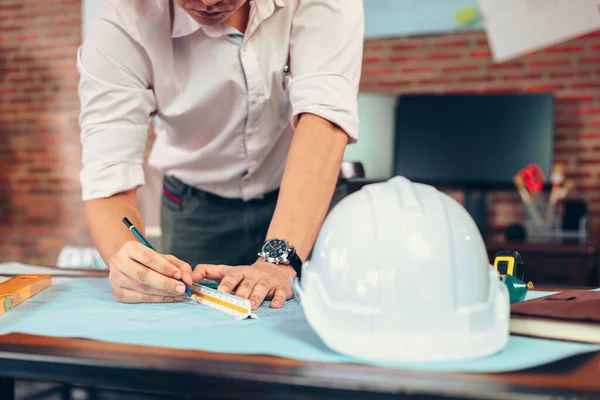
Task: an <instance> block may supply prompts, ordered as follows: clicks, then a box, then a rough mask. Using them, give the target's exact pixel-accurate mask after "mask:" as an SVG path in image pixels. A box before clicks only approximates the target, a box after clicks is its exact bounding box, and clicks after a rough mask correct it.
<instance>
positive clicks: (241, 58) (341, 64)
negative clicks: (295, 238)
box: [77, 0, 364, 200]
mask: <svg viewBox="0 0 600 400" xmlns="http://www.w3.org/2000/svg"><path fill="white" fill-rule="evenodd" d="M250 4H251V12H250V19H249V22H248V28H247V30H246V32H245V33H244V34H243V35H242V34H241V33H240V32H238V31H237V30H235V29H234V28H232V27H231V26H229V25H226V24H223V25H218V26H202V25H200V24H199V23H198V22H196V21H195V20H194V19H193V18H192V17H191V16H189V15H188V14H187V13H186V12H185V11H184V10H182V9H181V8H179V7H178V6H177V5H174V6H173V11H174V12H173V14H174V15H173V21H171V13H170V7H169V1H167V0H108V1H104V3H103V5H102V7H101V9H100V11H99V12H98V13H97V14H96V15H95V17H94V19H93V20H92V21H91V22H90V25H89V28H88V33H87V35H86V38H85V40H84V42H83V44H82V46H81V47H80V48H79V50H78V55H77V56H78V61H77V66H78V70H79V72H80V75H81V80H80V84H79V96H80V101H81V114H80V125H81V140H82V146H83V153H82V162H83V166H82V170H81V174H80V178H81V184H82V189H83V199H84V200H89V199H96V198H103V197H109V196H111V195H113V194H116V193H119V192H122V191H125V190H130V189H133V188H136V187H139V186H140V185H143V184H144V172H143V168H142V164H143V161H144V154H145V146H146V141H147V135H148V127H149V122H150V121H151V119H152V118H155V117H156V118H158V119H159V121H160V122H159V124H158V125H157V126H156V129H155V132H156V140H155V142H154V145H153V148H152V151H151V153H150V157H149V164H150V165H151V166H153V167H154V168H156V169H158V170H159V171H161V172H162V173H163V174H166V175H172V176H175V177H177V178H179V179H180V180H182V181H183V182H185V183H187V184H189V185H191V186H194V187H197V188H199V189H202V190H206V191H209V192H212V193H215V194H217V195H220V196H223V197H229V198H242V199H245V200H247V199H252V198H257V197H261V196H262V195H263V194H264V193H267V192H269V191H272V190H275V189H277V188H278V187H279V185H280V183H281V178H282V173H283V168H284V165H285V160H286V157H287V152H288V148H289V145H290V142H291V138H292V135H293V132H294V128H295V127H296V122H297V117H298V115H299V114H301V113H313V114H316V115H319V116H322V117H324V118H326V119H328V120H329V121H331V122H333V123H335V124H337V125H339V126H340V127H341V128H342V129H343V130H344V131H345V132H346V134H347V135H348V136H349V140H350V142H351V143H352V142H354V141H356V140H357V138H358V126H359V124H358V110H357V108H358V107H357V93H358V85H359V80H360V72H361V63H362V51H363V33H364V21H363V17H364V15H363V6H362V0H253V1H251V2H250ZM286 66H288V67H289V73H287V74H286V73H285V72H284V70H285V67H286Z"/></svg>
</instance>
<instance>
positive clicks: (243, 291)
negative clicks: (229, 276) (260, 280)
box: [235, 276, 256, 299]
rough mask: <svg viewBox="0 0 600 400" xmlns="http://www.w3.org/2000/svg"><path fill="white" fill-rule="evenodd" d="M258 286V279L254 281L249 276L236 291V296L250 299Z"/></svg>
mask: <svg viewBox="0 0 600 400" xmlns="http://www.w3.org/2000/svg"><path fill="white" fill-rule="evenodd" d="M255 285H256V279H252V278H251V277H249V276H245V277H243V279H242V281H241V282H240V284H239V286H238V287H237V289H235V295H236V296H239V297H243V298H244V299H248V298H250V295H251V294H252V292H253V290H254V286H255Z"/></svg>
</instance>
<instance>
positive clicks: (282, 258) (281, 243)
mask: <svg viewBox="0 0 600 400" xmlns="http://www.w3.org/2000/svg"><path fill="white" fill-rule="evenodd" d="M258 255H259V256H260V257H262V258H263V260H265V261H267V262H270V263H274V264H285V265H289V266H291V267H292V268H293V269H294V271H296V276H297V277H298V278H300V273H301V271H302V260H301V259H300V257H299V256H298V254H296V249H295V248H294V246H292V245H291V244H290V243H288V242H286V241H285V240H283V239H279V238H275V239H269V240H267V241H265V243H264V244H263V246H262V248H261V250H260V252H259V253H258Z"/></svg>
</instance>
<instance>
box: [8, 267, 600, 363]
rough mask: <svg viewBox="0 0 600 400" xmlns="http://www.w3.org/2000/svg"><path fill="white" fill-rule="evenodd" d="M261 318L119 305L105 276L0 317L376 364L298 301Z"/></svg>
mask: <svg viewBox="0 0 600 400" xmlns="http://www.w3.org/2000/svg"><path fill="white" fill-rule="evenodd" d="M257 315H258V316H259V317H260V319H258V320H250V319H248V320H244V321H236V320H235V319H234V318H233V317H231V316H229V315H227V314H224V313H221V312H219V311H216V310H213V309H211V308H209V307H205V306H199V305H192V304H186V303H180V304H121V303H118V302H117V301H116V300H115V298H114V296H113V293H112V291H111V288H110V286H109V283H108V281H107V280H106V279H105V278H85V279H82V278H63V279H61V280H59V279H56V280H55V282H54V283H53V285H52V287H50V288H48V289H46V290H45V291H43V292H42V293H40V294H38V295H36V296H35V297H33V298H31V299H29V300H27V301H26V302H24V303H22V304H20V305H19V306H17V307H15V308H14V309H12V310H10V311H8V312H7V313H5V314H3V315H2V316H0V334H5V333H11V332H21V333H27V334H34V335H46V336H60V337H77V338H88V339H96V340H103V341H112V342H119V343H128V344H139V345H150V346H160V347H170V348H179V349H194V350H204V351H210V352H221V353H238V354H266V355H273V356H280V357H287V358H293V359H298V360H306V361H317V362H326V363H334V362H364V363H369V362H368V361H359V360H355V359H352V358H350V357H347V356H344V355H340V354H336V353H335V352H333V351H331V350H329V349H328V348H327V347H326V346H325V345H324V344H323V343H322V342H321V340H320V339H319V337H318V336H317V335H316V334H315V333H314V332H313V330H312V329H311V328H310V326H309V324H308V323H307V321H306V319H305V317H304V314H303V312H302V309H301V307H300V306H299V305H298V304H297V303H296V302H295V301H294V300H291V301H288V302H287V304H286V305H285V306H284V308H282V309H280V310H276V309H270V308H269V307H268V304H265V305H263V307H262V308H261V309H259V310H258V311H257ZM598 350H600V346H594V345H586V344H578V343H568V342H559V341H550V340H541V339H531V338H524V337H511V338H510V341H509V343H508V345H507V347H506V348H505V349H504V351H502V352H501V353H499V354H496V355H494V356H491V357H487V358H482V359H478V360H471V361H462V362H444V363H427V364H417V363H398V364H387V363H374V364H376V365H380V366H387V367H398V368H411V369H422V370H438V371H457V372H501V371H511V370H519V369H523V368H529V367H533V366H538V365H541V364H545V363H548V362H552V361H556V360H559V359H562V358H565V357H569V356H572V355H576V354H580V353H586V352H592V351H598Z"/></svg>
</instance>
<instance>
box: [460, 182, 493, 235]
mask: <svg viewBox="0 0 600 400" xmlns="http://www.w3.org/2000/svg"><path fill="white" fill-rule="evenodd" d="M465 208H466V209H467V211H468V212H469V214H471V217H472V218H473V220H474V221H475V224H476V225H477V227H478V228H479V232H480V233H481V236H482V237H484V238H485V236H486V234H487V230H488V224H487V220H488V218H487V192H486V191H485V190H465Z"/></svg>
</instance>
